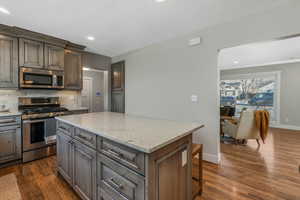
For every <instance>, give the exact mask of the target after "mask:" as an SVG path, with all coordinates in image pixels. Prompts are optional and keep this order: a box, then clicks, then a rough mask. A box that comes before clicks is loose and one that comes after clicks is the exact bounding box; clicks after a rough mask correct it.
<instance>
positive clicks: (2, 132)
mask: <svg viewBox="0 0 300 200" xmlns="http://www.w3.org/2000/svg"><path fill="white" fill-rule="evenodd" d="M20 158H21V129H20V128H16V127H11V128H9V127H1V129H0V163H5V162H9V161H13V160H18V159H20Z"/></svg>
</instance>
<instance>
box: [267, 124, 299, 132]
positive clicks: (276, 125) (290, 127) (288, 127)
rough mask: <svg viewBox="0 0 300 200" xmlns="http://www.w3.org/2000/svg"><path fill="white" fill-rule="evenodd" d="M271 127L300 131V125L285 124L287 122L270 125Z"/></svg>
mask: <svg viewBox="0 0 300 200" xmlns="http://www.w3.org/2000/svg"><path fill="white" fill-rule="evenodd" d="M270 127H271V128H281V129H288V130H293V131H300V127H299V126H293V125H285V124H274V125H270Z"/></svg>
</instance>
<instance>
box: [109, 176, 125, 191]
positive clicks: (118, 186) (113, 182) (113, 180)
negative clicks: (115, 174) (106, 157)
mask: <svg viewBox="0 0 300 200" xmlns="http://www.w3.org/2000/svg"><path fill="white" fill-rule="evenodd" d="M109 182H110V183H111V184H112V185H113V186H114V187H115V188H118V189H119V190H122V189H123V185H122V184H119V183H117V182H116V181H115V179H114V178H111V179H110V180H109Z"/></svg>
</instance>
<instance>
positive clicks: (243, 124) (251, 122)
mask: <svg viewBox="0 0 300 200" xmlns="http://www.w3.org/2000/svg"><path fill="white" fill-rule="evenodd" d="M254 113H255V111H251V110H249V111H248V110H247V111H243V112H242V113H241V116H240V120H239V121H238V123H237V124H234V123H233V122H231V121H229V120H225V122H224V123H223V132H224V134H225V135H228V136H231V137H232V138H234V139H236V141H237V140H248V139H256V141H257V143H258V144H259V138H260V132H259V129H258V128H257V126H256V122H255V115H254Z"/></svg>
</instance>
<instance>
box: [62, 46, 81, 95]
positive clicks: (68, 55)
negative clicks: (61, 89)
mask: <svg viewBox="0 0 300 200" xmlns="http://www.w3.org/2000/svg"><path fill="white" fill-rule="evenodd" d="M65 89H69V90H81V89H82V65H81V54H80V53H79V52H75V51H70V50H66V51H65Z"/></svg>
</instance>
